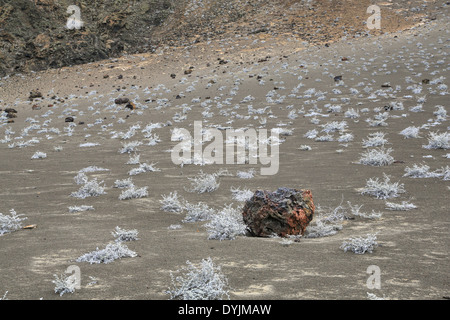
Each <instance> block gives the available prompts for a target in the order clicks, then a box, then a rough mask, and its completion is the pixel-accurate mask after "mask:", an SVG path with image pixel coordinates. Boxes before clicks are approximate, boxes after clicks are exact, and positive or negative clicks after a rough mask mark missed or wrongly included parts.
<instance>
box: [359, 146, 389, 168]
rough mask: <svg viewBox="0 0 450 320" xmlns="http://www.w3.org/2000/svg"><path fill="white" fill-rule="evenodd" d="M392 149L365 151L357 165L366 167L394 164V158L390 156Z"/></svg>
mask: <svg viewBox="0 0 450 320" xmlns="http://www.w3.org/2000/svg"><path fill="white" fill-rule="evenodd" d="M392 151H393V150H392V148H388V149H384V148H375V149H370V150H367V151H366V152H363V153H362V154H361V158H360V159H359V163H361V164H364V165H368V166H377V167H379V166H388V165H390V164H392V163H394V158H393V157H392V156H391V155H390V154H391V152H392Z"/></svg>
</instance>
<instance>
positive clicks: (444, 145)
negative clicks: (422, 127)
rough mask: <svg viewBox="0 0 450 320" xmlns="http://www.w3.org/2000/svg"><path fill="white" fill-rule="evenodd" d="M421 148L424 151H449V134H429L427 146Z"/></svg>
mask: <svg viewBox="0 0 450 320" xmlns="http://www.w3.org/2000/svg"><path fill="white" fill-rule="evenodd" d="M422 147H423V148H425V149H445V150H447V149H450V133H449V132H443V133H438V132H430V133H429V135H428V144H427V145H423V146H422Z"/></svg>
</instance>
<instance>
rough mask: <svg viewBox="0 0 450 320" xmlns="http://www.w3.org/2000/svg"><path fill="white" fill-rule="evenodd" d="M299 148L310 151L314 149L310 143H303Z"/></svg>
mask: <svg viewBox="0 0 450 320" xmlns="http://www.w3.org/2000/svg"><path fill="white" fill-rule="evenodd" d="M298 149H299V150H302V151H310V150H312V148H311V146H308V145H306V144H302V145H301V146H300V148H298Z"/></svg>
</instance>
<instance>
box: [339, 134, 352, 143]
mask: <svg viewBox="0 0 450 320" xmlns="http://www.w3.org/2000/svg"><path fill="white" fill-rule="evenodd" d="M354 138H355V137H354V135H353V134H352V133H344V134H342V135H340V136H339V138H338V141H339V142H351V141H353V139H354Z"/></svg>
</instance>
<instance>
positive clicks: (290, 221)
mask: <svg viewBox="0 0 450 320" xmlns="http://www.w3.org/2000/svg"><path fill="white" fill-rule="evenodd" d="M314 211H315V206H314V202H313V198H312V194H311V191H309V190H297V189H291V188H279V189H278V190H277V191H275V192H270V191H261V190H257V191H256V192H255V193H254V194H253V196H252V197H251V198H250V200H247V202H246V203H245V205H244V208H243V212H242V216H243V219H244V222H245V223H246V225H247V226H248V229H249V232H250V234H252V235H253V236H257V237H269V236H273V235H274V234H276V235H278V236H280V237H285V236H287V235H303V233H304V232H305V229H306V227H307V226H308V224H309V222H310V221H311V220H312V219H313V216H314Z"/></svg>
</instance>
